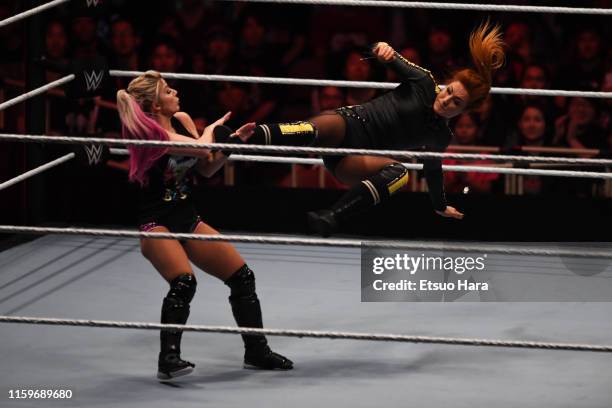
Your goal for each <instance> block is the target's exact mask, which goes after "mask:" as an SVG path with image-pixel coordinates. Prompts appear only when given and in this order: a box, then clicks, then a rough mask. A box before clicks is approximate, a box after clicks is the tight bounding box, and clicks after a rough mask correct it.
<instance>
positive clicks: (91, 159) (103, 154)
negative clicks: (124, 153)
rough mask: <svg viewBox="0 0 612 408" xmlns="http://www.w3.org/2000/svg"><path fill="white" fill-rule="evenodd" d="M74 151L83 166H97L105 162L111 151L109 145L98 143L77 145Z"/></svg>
mask: <svg viewBox="0 0 612 408" xmlns="http://www.w3.org/2000/svg"><path fill="white" fill-rule="evenodd" d="M73 151H74V153H75V155H76V159H77V161H78V162H79V163H80V164H81V165H82V166H85V165H87V166H97V165H99V164H104V163H105V162H106V160H107V159H108V156H109V153H110V151H109V149H108V146H104V145H97V144H91V145H82V146H75V147H74V149H73Z"/></svg>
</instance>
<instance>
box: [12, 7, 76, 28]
mask: <svg viewBox="0 0 612 408" xmlns="http://www.w3.org/2000/svg"><path fill="white" fill-rule="evenodd" d="M69 1H70V0H54V1H50V2H49V3H45V4H42V5H40V6H38V7H34V8H31V9H30V10H27V11H24V12H22V13H19V14H15V15H14V16H12V17H9V18H5V19H4V20H2V21H0V28H2V27H4V26H7V25H9V24H11V23H14V22H16V21H19V20H22V19H24V18H26V17H30V16H32V15H34V14H38V13H42V12H43V11H45V10H48V9H50V8H52V7H56V6H59V5H60V4H63V3H67V2H69Z"/></svg>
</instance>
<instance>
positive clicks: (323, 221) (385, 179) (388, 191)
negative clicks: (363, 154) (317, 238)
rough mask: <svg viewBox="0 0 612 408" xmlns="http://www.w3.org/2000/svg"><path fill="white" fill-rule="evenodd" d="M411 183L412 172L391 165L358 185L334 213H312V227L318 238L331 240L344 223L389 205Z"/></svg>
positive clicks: (336, 207) (340, 201)
mask: <svg viewBox="0 0 612 408" xmlns="http://www.w3.org/2000/svg"><path fill="white" fill-rule="evenodd" d="M407 183H408V170H407V169H406V168H405V167H404V166H402V165H401V164H400V163H393V164H390V165H388V166H386V167H384V168H383V169H382V170H381V171H380V172H378V174H376V175H374V176H372V177H370V178H368V179H366V180H363V181H361V182H359V183H357V184H355V185H354V186H353V187H351V188H350V190H349V191H347V192H346V193H345V194H344V195H343V196H342V197H340V200H338V201H337V202H336V203H335V204H334V205H333V206H332V207H331V208H330V209H326V210H319V211H311V212H309V213H308V225H309V226H310V229H311V230H312V231H314V232H316V233H317V234H319V235H321V236H323V237H329V236H330V235H332V234H333V233H335V232H336V231H337V230H338V228H339V227H340V225H341V224H342V223H343V222H345V221H346V220H348V219H349V218H351V217H353V216H355V215H357V214H360V213H362V212H365V211H366V210H368V209H369V208H371V207H373V206H374V205H377V204H380V203H381V202H383V201H386V200H387V199H389V197H391V195H393V194H394V193H395V192H396V191H398V190H399V189H400V188H401V187H403V186H405V185H406V184H407Z"/></svg>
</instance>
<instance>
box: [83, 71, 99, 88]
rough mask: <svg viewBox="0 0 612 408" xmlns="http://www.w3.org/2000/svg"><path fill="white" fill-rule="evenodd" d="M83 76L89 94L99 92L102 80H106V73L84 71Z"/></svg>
mask: <svg viewBox="0 0 612 408" xmlns="http://www.w3.org/2000/svg"><path fill="white" fill-rule="evenodd" d="M83 76H84V77H85V86H86V87H87V92H93V91H96V90H98V88H99V87H100V84H102V79H104V71H103V70H101V71H91V72H87V71H84V72H83Z"/></svg>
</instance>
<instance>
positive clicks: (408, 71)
mask: <svg viewBox="0 0 612 408" xmlns="http://www.w3.org/2000/svg"><path fill="white" fill-rule="evenodd" d="M372 53H373V54H374V55H376V58H377V59H378V60H379V61H380V62H382V63H383V64H386V65H387V66H388V67H389V68H391V69H392V70H393V71H395V73H396V74H397V76H398V77H399V78H400V79H401V81H402V82H406V81H418V80H420V79H423V78H425V77H427V76H429V77H430V78H431V79H432V80H433V76H432V75H431V72H429V71H428V70H426V69H425V68H422V67H420V66H418V65H417V64H414V63H412V62H410V61H408V60H407V59H406V58H404V57H403V56H402V55H401V54H400V53H398V52H397V51H395V50H394V49H393V48H392V47H391V46H390V45H389V44H387V43H385V42H379V43H376V45H375V46H374V48H373V49H372ZM434 82H435V81H434Z"/></svg>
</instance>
